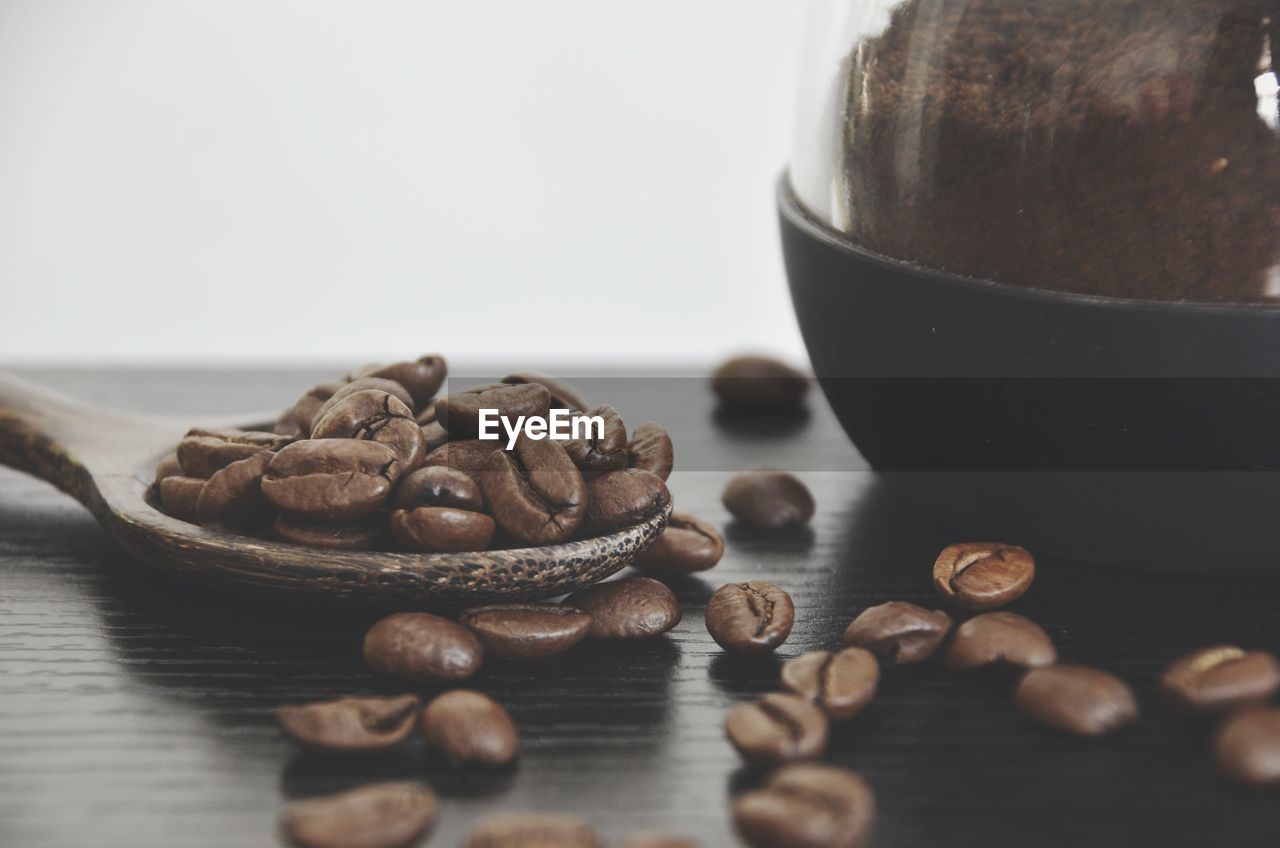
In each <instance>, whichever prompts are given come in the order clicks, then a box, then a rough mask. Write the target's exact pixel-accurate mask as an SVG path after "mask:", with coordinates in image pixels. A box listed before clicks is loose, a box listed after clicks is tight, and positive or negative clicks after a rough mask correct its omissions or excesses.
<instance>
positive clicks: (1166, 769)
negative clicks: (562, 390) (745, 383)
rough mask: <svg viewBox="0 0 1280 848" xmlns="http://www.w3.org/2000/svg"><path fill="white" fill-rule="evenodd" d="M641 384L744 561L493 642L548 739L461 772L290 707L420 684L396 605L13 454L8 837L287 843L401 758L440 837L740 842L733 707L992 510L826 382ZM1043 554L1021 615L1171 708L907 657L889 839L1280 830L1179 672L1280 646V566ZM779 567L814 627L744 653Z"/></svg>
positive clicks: (881, 711)
mask: <svg viewBox="0 0 1280 848" xmlns="http://www.w3.org/2000/svg"><path fill="white" fill-rule="evenodd" d="M27 374H28V375H29V376H34V377H35V378H36V379H39V380H42V381H44V382H46V383H48V384H50V385H53V386H55V387H58V388H62V389H64V390H67V391H69V392H72V393H74V394H77V395H80V396H82V397H86V398H90V399H93V400H98V401H101V402H104V403H111V404H114V405H117V406H120V407H126V408H133V409H138V410H150V411H157V412H159V411H164V412H185V413H190V414H191V415H192V418H193V420H195V419H198V417H199V415H200V414H202V413H214V412H222V411H226V410H233V409H236V408H247V409H259V408H271V407H276V406H280V405H282V404H284V403H286V402H288V401H290V400H291V399H292V397H293V396H295V395H296V394H298V393H299V391H300V390H301V389H303V388H305V387H306V386H308V385H310V384H311V383H312V382H315V381H316V380H318V379H320V378H324V377H327V376H330V373H329V370H327V369H309V370H305V371H262V370H254V371H248V370H246V371H242V372H218V371H192V372H185V373H180V372H174V371H166V372H154V371H110V372H93V371H68V370H59V371H36V372H27ZM618 382H619V384H620V386H621V387H620V388H619V394H620V395H625V396H626V397H625V399H624V400H620V401H619V403H618V405H619V407H620V409H621V411H622V413H623V416H624V418H626V419H627V420H629V421H631V422H632V423H640V422H641V421H643V420H647V419H648V418H653V419H656V420H658V421H661V422H664V423H666V424H668V425H669V426H670V428H671V429H672V431H673V432H674V433H675V436H676V440H677V448H678V462H677V468H678V469H680V470H679V471H677V473H676V474H675V475H674V476H673V477H672V481H671V488H672V491H673V492H674V494H675V497H676V499H677V504H678V506H679V508H681V509H684V510H688V511H692V512H696V513H698V514H700V515H702V516H704V517H706V518H707V519H709V520H711V521H713V522H715V523H716V524H718V525H720V526H721V527H723V528H725V530H726V535H727V536H728V538H729V545H728V550H727V553H726V555H725V558H724V560H723V562H721V564H720V565H719V566H718V567H717V568H716V569H715V570H714V571H712V572H708V573H705V574H703V575H699V576H698V577H696V578H691V579H685V580H680V581H676V582H673V584H672V585H673V588H674V589H675V590H676V592H677V594H678V595H679V596H680V599H681V601H682V603H683V605H684V607H685V615H684V620H683V622H682V623H681V624H680V625H679V626H678V627H677V628H676V629H675V630H674V631H673V632H672V633H671V634H669V636H667V637H665V638H662V639H658V640H654V641H650V642H644V643H636V644H628V645H600V644H584V645H582V646H579V647H578V648H576V649H575V650H573V651H572V652H570V653H569V654H567V655H565V656H563V657H561V658H558V659H555V660H552V661H548V662H544V663H541V664H525V665H515V664H503V663H498V662H493V663H490V664H488V665H486V666H485V668H484V669H483V670H482V671H481V673H480V674H479V676H478V677H477V678H475V680H474V685H475V686H476V687H478V688H480V689H483V690H484V691H487V692H489V693H491V694H492V695H494V696H495V697H496V698H497V699H498V700H500V701H501V702H503V703H504V704H506V705H507V706H508V708H509V709H510V711H511V713H512V714H513V716H514V717H515V720H516V722H517V724H518V725H519V727H520V731H521V734H522V756H521V760H520V763H519V766H518V767H516V768H514V769H512V770H509V771H505V772H499V773H483V772H464V773H453V772H450V771H448V770H447V769H445V768H443V767H441V766H440V765H438V764H436V763H434V762H431V761H430V760H427V759H425V758H424V757H423V753H422V751H421V749H420V747H419V745H418V744H417V743H416V742H415V743H414V744H410V745H406V746H404V748H403V749H402V750H399V751H397V752H395V753H394V754H390V755H387V756H378V757H371V758H364V759H357V760H348V761H333V760H326V759H324V758H322V757H317V756H315V755H310V754H305V753H301V752H299V751H298V750H297V749H295V748H294V747H293V746H292V745H291V744H290V743H289V742H288V741H286V740H284V739H282V738H281V737H280V735H279V734H278V733H277V731H276V729H275V726H274V723H273V711H274V710H275V708H276V706H277V705H279V704H281V703H285V702H290V701H307V700H312V699H319V698H327V697H332V696H336V695H340V694H346V693H354V692H393V691H396V690H397V689H398V687H397V686H396V685H395V684H393V683H387V682H384V681H381V680H378V679H376V678H374V677H372V676H371V675H369V674H368V673H367V672H366V671H365V670H364V669H363V668H362V666H361V663H360V658H359V646H360V638H361V633H362V631H363V629H364V628H365V627H366V626H367V625H368V623H369V622H370V621H371V620H372V618H371V616H370V615H369V614H368V613H361V612H355V611H349V610H332V609H330V610H311V609H298V608H292V607H289V606H284V605H279V604H276V605H266V604H263V603H261V602H258V601H255V600H253V599H249V598H244V597H239V596H235V595H229V594H222V593H219V592H216V591H210V590H208V589H203V588H194V587H191V586H187V585H185V584H181V583H178V582H176V581H174V580H172V579H170V578H167V577H165V576H163V575H160V574H156V573H153V572H150V571H147V570H144V569H143V568H142V567H141V566H139V565H137V564H135V563H133V562H131V561H130V558H129V557H128V556H126V555H124V554H123V553H121V551H120V550H119V549H118V548H117V547H116V546H115V545H114V544H113V543H112V541H111V540H110V539H109V538H108V537H107V536H106V534H105V533H103V532H102V531H100V530H99V529H98V528H97V526H96V525H95V524H94V523H93V522H92V521H91V520H90V519H89V517H88V515H87V513H85V512H84V511H83V510H82V509H80V508H79V507H78V506H77V505H76V504H75V503H74V502H72V501H71V500H70V499H68V498H66V497H64V496H62V495H60V494H59V493H57V492H56V491H54V490H53V489H52V488H50V487H48V486H46V485H44V484H42V483H39V482H37V481H35V480H32V479H30V478H27V477H24V476H22V475H19V474H17V473H15V472H11V471H8V470H0V845H3V846H6V848H27V846H30V848H45V847H46V846H85V845H96V846H130V848H137V846H168V848H182V846H220V848H226V847H227V846H253V845H270V844H272V842H273V839H274V837H273V828H274V822H275V817H276V815H277V813H278V811H279V809H280V808H281V806H282V805H283V804H284V803H286V802H287V801H289V800H292V799H297V798H304V797H308V796H312V795H316V794H319V793H323V792H328V791H332V790H337V789H340V788H344V787H349V786H355V785H358V784H360V783H363V782H366V781H371V780H379V779H389V778H418V779H422V780H425V781H427V782H429V783H430V784H431V785H432V786H434V787H435V788H436V789H437V791H438V792H439V793H440V795H441V796H442V798H443V812H442V815H441V819H440V824H439V827H438V829H437V832H436V833H435V835H434V836H433V837H432V839H431V840H430V842H429V844H432V845H455V844H457V843H458V841H459V840H460V838H461V835H462V834H464V833H465V832H466V830H467V829H468V828H469V827H470V826H471V825H472V824H473V823H474V822H475V821H477V820H478V819H479V818H481V817H483V816H485V815H488V814H490V813H493V812H496V811H499V810H516V809H533V810H565V811H573V812H576V813H580V814H582V815H584V816H586V817H588V818H589V819H591V820H592V821H593V822H594V823H595V824H597V825H598V826H599V828H600V829H601V830H602V831H603V832H604V833H605V834H606V836H607V837H609V839H610V840H611V841H613V842H615V843H616V842H618V841H620V839H621V837H622V836H623V835H625V834H626V833H628V832H630V831H632V830H634V829H638V828H664V829H670V830H673V831H677V832H682V833H685V834H689V835H692V836H696V837H698V838H700V839H701V841H702V843H703V844H704V845H706V846H725V845H733V844H736V842H735V839H734V837H733V835H732V828H731V824H730V817H729V803H730V798H731V796H732V795H733V794H734V793H735V792H736V791H739V790H741V789H744V788H747V787H750V786H751V785H753V783H755V782H756V781H757V780H758V779H759V775H758V774H756V773H754V772H752V771H751V770H748V769H745V768H743V767H742V766H741V764H740V762H739V760H738V758H737V756H736V755H735V753H734V752H733V750H732V749H731V748H730V747H729V746H728V744H727V743H726V742H725V741H724V740H723V738H722V736H721V721H722V718H723V716H724V713H725V711H726V710H727V709H728V708H729V707H731V706H732V705H734V704H737V703H740V702H742V701H744V700H746V699H749V698H752V697H754V696H756V695H759V694H761V693H764V692H767V691H769V690H770V689H772V688H774V687H775V685H776V677H777V668H778V665H779V663H780V661H781V660H782V659H785V658H786V657H790V656H794V655H796V654H798V653H800V652H802V651H806V650H811V649H815V648H823V647H832V646H835V645H837V644H838V642H839V637H840V634H841V632H842V631H843V628H844V626H845V624H846V623H847V622H848V621H849V620H850V619H851V618H852V616H853V615H854V614H856V613H857V612H858V611H859V610H861V609H862V608H863V607H866V606H868V605H871V604H876V603H880V602H883V601H886V600H890V599H895V598H897V599H905V600H911V601H915V602H918V603H924V604H934V603H935V599H934V597H933V594H932V590H931V586H930V579H929V572H930V566H931V563H932V561H933V557H934V555H935V554H936V553H937V551H938V549H939V548H941V547H942V546H943V545H944V544H946V543H947V542H950V541H954V540H957V539H960V538H963V537H964V535H965V534H964V529H963V528H952V527H948V526H946V525H944V524H943V523H941V522H940V521H939V520H937V519H934V518H931V517H929V516H927V515H924V514H922V513H920V512H918V511H916V510H915V509H914V508H912V507H911V506H909V505H907V504H905V503H902V502H900V501H899V500H897V498H896V496H894V495H892V494H889V493H887V492H886V491H885V487H884V484H883V483H882V482H881V481H880V480H878V478H877V477H876V476H874V475H873V474H871V473H869V472H867V471H866V470H865V469H864V468H863V466H862V463H861V460H860V459H859V458H858V456H857V454H856V452H855V451H854V450H853V449H852V448H851V447H850V446H849V444H848V443H847V441H846V440H845V438H844V436H843V435H842V434H841V432H840V431H839V429H838V427H837V426H836V424H835V422H834V419H833V418H832V417H831V415H830V413H829V411H828V410H827V409H826V407H825V405H824V404H823V402H822V401H821V400H820V399H818V398H815V399H814V400H813V402H812V404H811V407H812V414H811V415H810V416H809V417H808V418H807V419H803V420H784V421H772V422H764V423H751V424H744V423H741V422H734V421H732V420H726V419H723V418H719V419H718V418H716V417H715V416H714V415H713V411H712V403H711V400H710V398H709V397H708V395H707V393H706V391H705V388H704V386H703V383H702V381H701V380H697V379H685V380H681V379H666V380H647V381H646V380H627V381H618ZM588 394H589V395H593V396H597V397H599V396H602V395H601V394H600V390H598V389H596V388H591V389H589V390H588ZM765 464H769V465H774V466H777V467H783V468H790V469H794V470H795V471H796V472H797V473H798V474H800V476H802V477H803V479H805V480H806V482H808V484H809V485H810V486H811V488H812V489H813V491H814V493H815V495H816V496H817V500H818V504H819V509H818V514H817V517H816V518H815V520H814V522H813V526H812V530H811V532H808V533H803V534H793V535H788V536H782V537H765V536H760V535H757V534H753V533H750V532H746V531H744V530H743V529H741V528H739V527H736V526H733V525H732V524H731V523H730V521H729V517H728V515H727V514H726V512H725V510H724V509H723V507H722V506H721V505H720V502H719V493H720V490H721V488H722V486H723V484H724V482H725V480H726V479H727V477H728V476H729V475H730V474H731V473H732V472H733V471H735V470H738V469H742V468H748V467H755V466H759V465H765ZM1064 520H1068V518H1067V517H1064ZM1081 532H1088V528H1082V530H1081ZM1011 541H1016V540H1011ZM1223 555H1224V556H1229V555H1230V548H1229V544H1227V543H1224V548H1223ZM1040 561H1041V573H1040V576H1039V578H1038V580H1037V582H1036V584H1035V586H1034V588H1033V589H1032V591H1031V592H1030V593H1029V594H1028V595H1027V596H1026V597H1025V598H1023V599H1022V600H1021V601H1019V602H1018V604H1017V605H1016V607H1015V608H1016V609H1018V610H1019V611H1021V612H1024V613H1026V614H1028V615H1030V616H1032V617H1034V618H1036V619H1037V620H1039V621H1040V622H1041V623H1043V624H1044V625H1045V626H1046V627H1047V628H1048V630H1049V631H1050V633H1051V634H1052V635H1053V637H1054V638H1055V640H1056V641H1057V643H1058V645H1059V647H1060V650H1061V654H1062V658H1063V660H1064V661H1068V662H1084V663H1090V664H1096V665H1099V666H1101V667H1103V668H1107V669H1109V670H1111V671H1114V672H1116V673H1118V674H1120V675H1121V676H1122V677H1124V678H1125V679H1126V680H1128V681H1129V682H1130V683H1131V684H1132V685H1133V686H1134V688H1135V689H1136V690H1137V693H1138V695H1139V698H1140V700H1141V702H1142V705H1143V709H1144V717H1143V720H1142V722H1141V723H1140V724H1139V725H1138V726H1136V727H1135V728H1132V729H1130V730H1128V731H1126V732H1123V733H1121V734H1119V735H1117V736H1115V737H1113V738H1109V739H1103V740H1096V741H1082V740H1077V739H1072V738H1066V737H1063V736H1059V735H1055V734H1053V733H1051V732H1047V731H1045V730H1042V729H1040V728H1038V727H1036V726H1033V725H1031V724H1029V723H1028V722H1027V721H1026V720H1024V719H1022V718H1021V717H1020V716H1019V715H1018V714H1017V713H1016V711H1015V710H1014V707H1013V705H1012V703H1011V700H1010V697H1009V693H1010V689H1011V685H1012V682H1011V680H1010V679H1008V678H1007V677H1000V676H986V675H978V676H975V677H957V676H955V675H952V674H948V673H946V672H945V671H944V670H943V669H942V668H940V667H939V666H938V665H937V664H935V663H930V664H927V665H925V666H920V667H915V668H905V669H896V670H892V671H890V672H889V673H887V674H886V676H885V679H884V682H883V685H882V689H881V692H880V694H879V695H878V696H877V699H876V700H875V702H874V703H873V704H872V705H871V706H870V707H869V708H868V709H867V710H866V712H865V713H864V714H862V715H861V716H859V717H858V718H857V719H855V720H854V721H853V722H851V723H850V724H848V725H847V726H843V727H840V728H839V729H837V730H836V731H835V733H834V738H833V740H832V743H831V747H830V753H829V759H830V760H831V761H832V762H835V763H839V764H842V765H845V766H849V767H851V768H854V769H857V770H858V771H860V772H861V773H862V774H863V775H865V776H866V777H867V778H868V779H869V780H870V782H871V783H872V784H873V786H874V788H875V790H876V793H877V798H878V804H879V819H878V825H877V829H876V840H875V844H876V845H879V846H900V848H919V846H933V845H962V846H967V845H972V846H1058V845H1061V846H1076V845H1090V846H1111V845H1115V846H1130V845H1160V846H1183V845H1185V846H1196V848H1204V846H1235V845H1268V846H1275V845H1277V844H1280V792H1278V791H1276V790H1270V791H1265V790H1245V789H1240V788H1236V787H1233V786H1229V785H1227V784H1225V783H1224V782H1222V781H1221V780H1220V779H1219V778H1218V777H1217V776H1216V775H1215V774H1214V772H1213V770H1212V769H1211V768H1210V764H1209V761H1208V755H1207V741H1208V735H1209V733H1210V731H1211V725H1207V724H1204V723H1202V722H1197V721H1194V720H1188V719H1185V718H1182V717H1180V716H1178V715H1177V714H1175V713H1174V712H1172V711H1171V710H1169V709H1167V708H1166V707H1165V706H1164V705H1163V704H1162V703H1161V701H1160V699H1159V697H1158V692H1157V689H1156V681H1157V678H1158V675H1159V673H1160V671H1161V669H1162V668H1163V666H1164V665H1165V664H1166V663H1168V661H1169V660H1171V659H1172V658H1174V657H1175V656H1177V655H1178V654H1180V653H1181V652H1183V651H1186V650H1189V649H1192V648H1196V647H1200V646H1203V645H1206V644H1209V643H1213V642H1218V641H1231V642H1237V643H1240V644H1242V645H1246V646H1251V647H1263V648H1269V649H1271V650H1273V651H1277V650H1280V582H1275V581H1272V582H1267V581H1257V580H1254V581H1245V580H1238V579H1226V578H1204V577H1184V576H1164V575H1152V574H1142V573H1136V572H1127V571H1124V570H1118V569H1113V568H1104V567H1098V566H1091V565H1086V564H1081V563H1070V562H1064V561H1060V560H1055V559H1054V558H1053V557H1051V556H1047V555H1041V557H1040ZM757 577H759V578H766V579H769V580H772V581H774V582H776V583H778V584H779V585H781V586H783V587H784V588H786V589H787V590H789V591H790V592H791V593H792V595H793V597H794V598H795V602H796V606H797V607H798V609H799V621H798V623H797V626H796V629H795V631H794V633H793V634H792V636H791V638H790V640H789V641H788V642H787V643H786V644H785V645H784V646H783V648H782V650H781V651H780V652H779V656H778V657H777V658H776V659H774V660H766V661H763V662H742V661H736V660H733V659H731V658H729V657H726V656H725V655H723V654H722V653H721V652H720V650H719V649H718V648H717V646H716V645H715V644H714V643H713V642H712V641H711V639H710V637H709V636H708V635H707V633H706V630H705V629H704V627H703V621H702V608H703V605H704V604H705V602H706V600H707V598H708V596H709V595H710V593H711V592H712V591H713V590H714V589H715V588H716V587H717V586H719V585H720V584H722V583H724V582H728V581H731V580H743V579H748V578H757Z"/></svg>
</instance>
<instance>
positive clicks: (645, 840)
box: [622, 831, 698, 848]
mask: <svg viewBox="0 0 1280 848" xmlns="http://www.w3.org/2000/svg"><path fill="white" fill-rule="evenodd" d="M622 848H698V842H697V840H694V839H689V838H688V837H685V836H676V835H675V834H674V833H661V832H659V831H644V832H641V833H633V834H630V835H629V836H627V837H626V838H625V839H623V840H622Z"/></svg>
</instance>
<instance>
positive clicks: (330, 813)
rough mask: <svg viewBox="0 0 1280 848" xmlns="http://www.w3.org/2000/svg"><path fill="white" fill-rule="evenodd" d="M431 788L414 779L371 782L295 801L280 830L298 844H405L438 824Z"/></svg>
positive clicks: (368, 847)
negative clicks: (355, 787)
mask: <svg viewBox="0 0 1280 848" xmlns="http://www.w3.org/2000/svg"><path fill="white" fill-rule="evenodd" d="M438 809H439V804H438V803H437V802H436V796H435V793H434V792H432V791H431V790H430V789H428V788H427V787H425V786H423V785H421V784H418V783H408V782H405V783H375V784H373V785H370V786H362V787H360V788H359V789H351V790H349V791H347V792H339V793H338V794H336V795H326V796H324V797H322V798H311V799H309V800H306V801H298V802H296V803H293V804H290V805H289V806H288V807H286V808H285V811H284V813H283V814H282V815H281V817H280V830H281V832H282V833H283V834H284V837H285V839H287V840H288V841H289V843H290V844H292V845H296V846H299V848H404V846H407V845H410V844H412V843H414V842H416V841H417V840H418V839H419V838H421V837H422V835H423V834H424V833H426V832H427V831H429V830H431V828H432V826H434V825H435V823H436V816H437V814H438Z"/></svg>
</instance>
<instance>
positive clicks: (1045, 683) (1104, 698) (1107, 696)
mask: <svg viewBox="0 0 1280 848" xmlns="http://www.w3.org/2000/svg"><path fill="white" fill-rule="evenodd" d="M1014 700H1015V701H1016V702H1017V704H1018V707H1019V708H1020V709H1021V710H1022V711H1023V712H1024V713H1026V714H1027V715H1028V716H1030V717H1031V718H1033V719H1035V720H1036V721H1038V722H1040V723H1041V724H1045V725H1048V726H1049V727H1053V728H1056V729H1058V730H1064V731H1066V732H1068V733H1075V734H1077V735H1079V736H1101V735H1103V734H1105V733H1110V732H1111V731H1113V730H1116V729H1117V728H1120V727H1122V726H1124V725H1126V724H1129V723H1130V722H1133V721H1136V720H1137V718H1138V702H1137V700H1136V699H1135V698H1134V697H1133V692H1132V691H1131V690H1130V689H1129V687H1128V686H1126V685H1125V683H1124V681H1122V680H1120V678H1118V677H1116V676H1115V675H1112V674H1108V673H1107V672H1105V671H1099V670H1098V669H1096V668H1086V667H1085V666H1077V665H1055V666H1050V667H1048V668H1036V669H1032V670H1031V671H1028V672H1027V673H1026V674H1025V675H1024V676H1023V678H1022V680H1021V682H1019V683H1018V688H1017V690H1016V691H1015V692H1014Z"/></svg>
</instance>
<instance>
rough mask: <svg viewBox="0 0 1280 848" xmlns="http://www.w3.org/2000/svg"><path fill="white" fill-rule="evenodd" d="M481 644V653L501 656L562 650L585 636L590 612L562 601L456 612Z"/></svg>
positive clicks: (534, 655)
mask: <svg viewBox="0 0 1280 848" xmlns="http://www.w3.org/2000/svg"><path fill="white" fill-rule="evenodd" d="M458 623H459V624H461V625H463V626H464V627H467V628H469V629H470V630H471V631H472V632H474V633H475V634H476V635H477V636H479V637H480V641H481V642H482V643H483V644H484V650H485V654H487V655H488V656H491V657H497V658H498V659H504V660H536V659H542V658H543V657H550V656H555V655H556V654H560V653H564V652H565V651H567V650H569V649H570V648H572V647H573V646H574V645H576V644H578V643H579V642H581V641H582V640H583V639H585V638H586V636H587V633H588V632H590V630H591V616H590V615H588V614H587V613H586V612H583V611H582V610H580V609H578V608H577V607H572V606H567V605H565V604H491V605H489V606H483V607H472V608H471V609H468V610H464V611H463V612H462V614H461V615H460V616H458Z"/></svg>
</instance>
